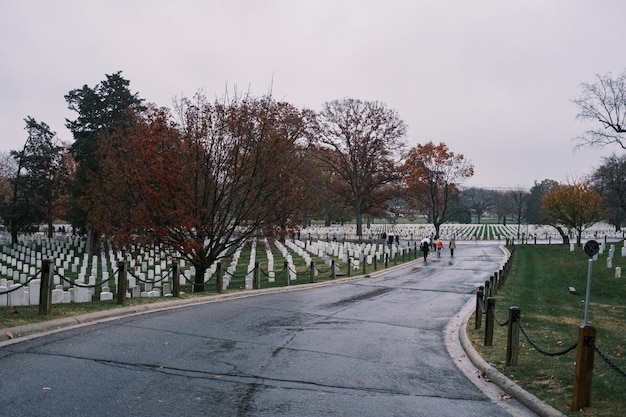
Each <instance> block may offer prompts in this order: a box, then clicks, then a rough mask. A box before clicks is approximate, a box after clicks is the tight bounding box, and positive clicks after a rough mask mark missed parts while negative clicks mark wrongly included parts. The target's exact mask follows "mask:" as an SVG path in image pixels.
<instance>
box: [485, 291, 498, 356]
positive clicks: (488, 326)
mask: <svg viewBox="0 0 626 417" xmlns="http://www.w3.org/2000/svg"><path fill="white" fill-rule="evenodd" d="M495 306H496V299H495V298H493V297H488V298H487V308H486V312H485V313H486V315H487V317H485V343H484V344H485V346H491V345H492V344H493V322H494V317H493V310H494V308H495Z"/></svg>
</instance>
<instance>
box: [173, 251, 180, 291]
mask: <svg viewBox="0 0 626 417" xmlns="http://www.w3.org/2000/svg"><path fill="white" fill-rule="evenodd" d="M179 268H180V267H179V265H178V261H176V260H174V263H173V264H172V296H173V297H176V298H178V297H180V269H179Z"/></svg>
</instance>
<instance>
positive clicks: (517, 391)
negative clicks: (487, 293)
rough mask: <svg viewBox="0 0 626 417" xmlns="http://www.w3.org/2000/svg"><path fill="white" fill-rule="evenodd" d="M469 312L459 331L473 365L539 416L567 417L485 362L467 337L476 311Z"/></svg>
mask: <svg viewBox="0 0 626 417" xmlns="http://www.w3.org/2000/svg"><path fill="white" fill-rule="evenodd" d="M471 304H472V300H470V303H468V305H470V306H471ZM468 310H469V313H467V314H466V315H465V317H464V319H463V323H462V324H461V327H460V330H459V340H460V342H461V346H462V347H463V350H464V351H465V354H466V355H467V357H468V358H469V360H470V361H471V362H472V364H473V365H474V366H475V367H476V368H477V369H478V370H480V371H481V372H482V373H483V374H484V375H486V376H487V378H489V379H490V380H491V381H492V382H493V383H494V384H496V385H497V386H498V387H499V388H500V389H501V390H502V391H504V392H506V393H507V394H509V395H510V396H512V397H513V398H515V399H516V400H517V401H519V402H520V403H521V404H523V405H524V406H525V407H527V408H528V409H530V410H532V411H533V412H534V413H536V414H537V415H539V416H541V417H566V415H565V414H563V413H561V412H560V411H558V410H557V409H555V408H553V407H551V406H549V405H548V404H545V403H544V402H542V401H541V400H540V399H539V398H537V397H535V396H534V395H533V394H531V393H529V392H528V391H526V390H524V389H522V388H521V387H520V386H519V385H517V384H516V383H514V382H513V381H511V380H510V379H509V378H507V377H506V376H505V375H504V374H502V373H501V372H500V371H498V370H497V369H496V368H494V367H493V366H492V365H490V364H489V363H488V362H487V361H485V360H484V359H483V358H482V356H480V355H479V354H478V352H476V350H475V349H474V346H472V342H471V341H470V340H469V337H468V336H467V323H468V321H469V319H470V317H472V315H473V312H474V309H473V308H469V309H468Z"/></svg>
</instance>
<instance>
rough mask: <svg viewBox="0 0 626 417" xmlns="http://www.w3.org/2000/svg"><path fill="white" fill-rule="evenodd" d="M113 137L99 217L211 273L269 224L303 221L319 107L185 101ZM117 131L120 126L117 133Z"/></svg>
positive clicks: (114, 232)
mask: <svg viewBox="0 0 626 417" xmlns="http://www.w3.org/2000/svg"><path fill="white" fill-rule="evenodd" d="M176 111H177V115H178V119H177V120H176V121H175V118H174V117H172V116H171V114H170V113H169V111H167V110H165V109H151V111H149V112H146V115H145V116H144V117H143V118H139V117H136V118H135V119H134V123H133V124H132V127H130V128H129V127H128V126H126V127H125V128H124V130H118V131H113V132H112V133H111V134H108V135H106V137H105V138H103V140H102V142H101V146H100V148H101V149H100V152H101V154H100V161H101V167H102V173H103V179H104V180H103V182H102V183H101V184H100V186H99V187H97V188H96V189H92V190H90V191H91V196H92V198H93V201H94V207H93V210H91V211H90V214H91V217H90V219H89V221H90V222H91V224H94V225H95V224H98V226H99V227H100V228H102V230H105V231H106V232H107V235H108V236H110V237H112V238H114V240H115V241H116V242H118V243H119V244H122V245H124V244H128V243H130V242H132V241H136V237H137V236H142V237H145V238H146V239H148V241H149V243H157V244H161V245H163V246H165V247H168V248H170V249H172V250H174V251H177V252H178V253H180V254H181V256H182V257H183V258H184V259H186V260H188V261H189V262H191V263H192V264H193V265H194V266H195V269H196V278H195V288H194V290H195V291H204V283H205V277H204V275H205V271H206V270H207V269H208V268H209V267H210V266H211V265H212V264H213V263H214V262H216V261H218V260H219V259H221V258H222V257H224V256H225V255H226V254H227V253H228V252H229V251H232V250H234V249H236V248H237V247H239V246H241V245H242V244H243V243H245V242H246V241H247V240H248V239H250V238H251V237H254V236H257V235H258V234H259V232H260V231H261V230H266V231H268V230H269V231H271V230H276V228H277V227H278V228H280V229H282V230H284V229H285V228H289V227H292V226H293V225H294V224H296V223H297V222H298V221H299V220H300V219H299V217H298V216H299V215H300V209H299V202H300V201H306V198H304V196H303V194H301V193H304V191H305V190H306V186H304V185H301V182H302V181H303V179H302V176H303V175H304V174H303V172H304V171H303V170H302V169H301V167H302V165H303V164H302V158H301V151H302V147H300V146H299V140H300V138H301V137H302V136H303V135H304V131H305V129H306V126H307V123H308V117H309V114H310V112H307V111H301V110H298V109H296V108H294V107H293V106H291V105H289V104H287V103H279V102H276V101H275V100H273V99H272V98H271V97H264V98H258V99H257V98H252V97H244V98H238V97H236V98H234V99H232V100H230V101H226V100H224V101H223V102H219V101H215V102H209V101H208V100H207V99H206V98H205V97H204V96H202V95H197V96H195V97H194V99H186V98H184V99H181V100H180V101H179V102H178V103H177V106H176ZM116 132H117V133H116Z"/></svg>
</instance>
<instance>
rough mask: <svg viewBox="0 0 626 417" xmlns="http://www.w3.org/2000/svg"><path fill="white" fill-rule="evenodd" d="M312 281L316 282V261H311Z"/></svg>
mask: <svg viewBox="0 0 626 417" xmlns="http://www.w3.org/2000/svg"><path fill="white" fill-rule="evenodd" d="M311 282H315V261H311Z"/></svg>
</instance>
